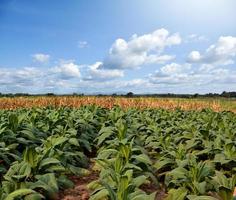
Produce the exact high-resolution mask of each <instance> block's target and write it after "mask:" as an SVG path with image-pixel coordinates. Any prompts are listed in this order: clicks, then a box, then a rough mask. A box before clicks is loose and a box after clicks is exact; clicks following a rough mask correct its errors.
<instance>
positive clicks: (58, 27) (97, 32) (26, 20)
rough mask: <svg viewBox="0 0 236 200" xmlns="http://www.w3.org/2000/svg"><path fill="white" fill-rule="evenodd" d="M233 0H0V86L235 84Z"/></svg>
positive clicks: (84, 89) (189, 87) (155, 88)
mask: <svg viewBox="0 0 236 200" xmlns="http://www.w3.org/2000/svg"><path fill="white" fill-rule="evenodd" d="M235 9H236V1H235V0H112V1H111V0H70V1H68V0H50V1H48V0H40V1H32V0H1V1H0V77H1V78H0V92H2V93H7V92H13V93H15V92H28V93H46V92H54V93H72V92H78V93H114V92H129V91H132V92H135V93H167V92H171V93H208V92H222V91H224V90H226V91H232V90H236V66H235V61H236V23H235V19H236V12H235Z"/></svg>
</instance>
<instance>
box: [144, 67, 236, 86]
mask: <svg viewBox="0 0 236 200" xmlns="http://www.w3.org/2000/svg"><path fill="white" fill-rule="evenodd" d="M148 78H149V81H150V82H151V83H153V84H165V85H182V86H183V87H189V86H191V87H192V88H194V87H196V86H200V85H208V84H231V83H236V70H232V69H224V68H220V67H216V66H214V65H210V64H202V65H200V66H199V67H195V68H193V67H192V66H191V65H189V64H182V65H180V64H177V63H172V64H169V65H165V66H163V67H161V68H160V70H157V71H156V72H155V73H153V74H149V76H148Z"/></svg>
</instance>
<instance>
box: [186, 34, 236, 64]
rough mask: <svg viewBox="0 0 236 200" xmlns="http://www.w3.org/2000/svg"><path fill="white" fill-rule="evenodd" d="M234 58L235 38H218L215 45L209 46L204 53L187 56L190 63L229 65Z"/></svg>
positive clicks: (235, 53) (235, 50)
mask: <svg viewBox="0 0 236 200" xmlns="http://www.w3.org/2000/svg"><path fill="white" fill-rule="evenodd" d="M235 57H236V37H232V36H226V37H223V36H222V37H220V38H219V39H218V41H217V43H216V44H213V45H211V46H210V47H209V48H208V49H206V51H205V52H204V53H202V54H201V53H200V52H198V51H192V52H191V53H190V54H189V56H188V62H190V63H205V64H220V65H229V64H233V63H234V60H233V59H234V58H235Z"/></svg>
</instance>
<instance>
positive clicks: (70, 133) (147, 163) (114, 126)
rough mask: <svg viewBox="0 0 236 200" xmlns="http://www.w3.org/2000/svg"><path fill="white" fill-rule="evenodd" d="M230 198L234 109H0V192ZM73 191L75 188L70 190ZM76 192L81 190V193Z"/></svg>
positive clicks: (117, 198)
mask: <svg viewBox="0 0 236 200" xmlns="http://www.w3.org/2000/svg"><path fill="white" fill-rule="evenodd" d="M90 174H97V177H96V179H94V180H91V181H90V182H89V183H88V184H87V185H86V187H87V188H88V191H89V196H86V197H83V198H82V197H81V198H79V197H78V198H77V199H90V200H155V199H156V200H157V199H159V200H164V199H165V200H232V199H233V198H234V197H233V191H234V188H235V184H236V115H235V113H233V112H230V111H227V112H226V111H223V112H214V111H212V110H210V109H203V110H200V111H197V110H195V111H194V110H180V109H174V110H165V109H160V108H158V109H155V108H151V109H150V108H143V109H135V108H128V109H122V108H121V107H118V106H114V107H113V108H102V107H100V106H95V105H88V106H81V107H79V108H72V107H71V108H69V107H57V108H55V107H46V108H33V107H32V108H18V109H14V110H0V181H1V185H0V200H13V199H16V200H18V199H19V200H20V199H25V200H39V199H52V200H53V199H63V198H64V197H60V196H59V194H60V193H61V192H62V191H64V190H67V189H68V188H73V187H74V183H73V181H72V180H71V178H70V177H71V176H74V177H79V178H83V177H86V176H89V175H90ZM77 195H78V196H80V194H77ZM81 195H82V194H81Z"/></svg>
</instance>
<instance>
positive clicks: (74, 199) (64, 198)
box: [57, 171, 99, 200]
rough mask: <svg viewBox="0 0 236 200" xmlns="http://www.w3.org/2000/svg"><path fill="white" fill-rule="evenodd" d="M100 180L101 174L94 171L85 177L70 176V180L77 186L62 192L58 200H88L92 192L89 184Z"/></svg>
mask: <svg viewBox="0 0 236 200" xmlns="http://www.w3.org/2000/svg"><path fill="white" fill-rule="evenodd" d="M98 178H99V173H98V172H94V171H92V172H91V174H89V175H88V176H84V177H78V176H70V177H69V179H70V180H71V181H73V182H74V184H75V186H74V188H71V189H66V190H64V191H61V192H60V193H59V195H58V199H57V200H88V199H89V192H90V191H89V189H88V188H87V184H89V183H90V182H92V181H94V180H97V179H98Z"/></svg>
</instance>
